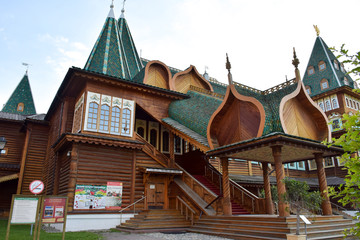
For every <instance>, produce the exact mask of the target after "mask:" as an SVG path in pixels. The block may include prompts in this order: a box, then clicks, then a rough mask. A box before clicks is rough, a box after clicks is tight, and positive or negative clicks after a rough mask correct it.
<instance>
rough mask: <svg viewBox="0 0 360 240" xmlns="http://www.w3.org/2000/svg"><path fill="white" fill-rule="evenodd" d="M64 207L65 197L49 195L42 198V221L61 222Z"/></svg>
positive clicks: (62, 220)
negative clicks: (49, 196)
mask: <svg viewBox="0 0 360 240" xmlns="http://www.w3.org/2000/svg"><path fill="white" fill-rule="evenodd" d="M65 207H66V197H51V198H45V199H44V212H43V213H42V222H43V223H63V222H64V214H65V211H66V209H65Z"/></svg>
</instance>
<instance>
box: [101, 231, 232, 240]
mask: <svg viewBox="0 0 360 240" xmlns="http://www.w3.org/2000/svg"><path fill="white" fill-rule="evenodd" d="M101 235H103V236H104V240H118V239H121V240H225V239H228V238H221V237H215V236H210V235H204V234H197V233H176V234H175V233H172V234H171V233H141V234H139V233H132V234H129V233H124V232H105V233H102V234H101Z"/></svg>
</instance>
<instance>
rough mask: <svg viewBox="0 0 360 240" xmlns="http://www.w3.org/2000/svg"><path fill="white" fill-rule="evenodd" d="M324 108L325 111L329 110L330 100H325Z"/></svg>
mask: <svg viewBox="0 0 360 240" xmlns="http://www.w3.org/2000/svg"><path fill="white" fill-rule="evenodd" d="M325 109H326V111H330V110H331V103H330V100H325Z"/></svg>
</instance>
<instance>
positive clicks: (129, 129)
mask: <svg viewBox="0 0 360 240" xmlns="http://www.w3.org/2000/svg"><path fill="white" fill-rule="evenodd" d="M134 106H135V103H134V101H130V100H126V99H121V98H117V97H111V96H107V95H102V94H99V93H92V92H88V97H87V107H86V116H85V126H84V130H87V131H95V132H101V133H109V134H115V135H122V136H129V137H131V136H132V134H133V118H134Z"/></svg>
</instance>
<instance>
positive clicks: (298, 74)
mask: <svg viewBox="0 0 360 240" xmlns="http://www.w3.org/2000/svg"><path fill="white" fill-rule="evenodd" d="M299 63H300V61H299V59H298V58H297V56H296V51H295V47H294V48H293V60H292V64H293V65H294V67H295V77H296V81H297V82H299V81H300V80H301V78H300V71H299V69H298V66H299Z"/></svg>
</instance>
